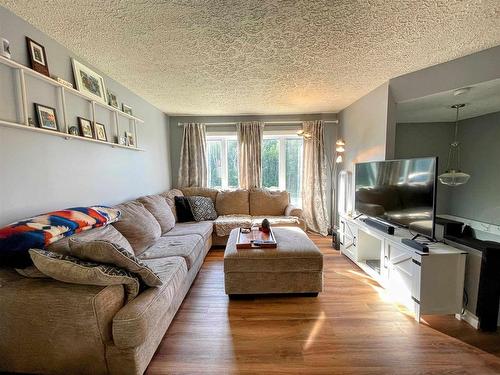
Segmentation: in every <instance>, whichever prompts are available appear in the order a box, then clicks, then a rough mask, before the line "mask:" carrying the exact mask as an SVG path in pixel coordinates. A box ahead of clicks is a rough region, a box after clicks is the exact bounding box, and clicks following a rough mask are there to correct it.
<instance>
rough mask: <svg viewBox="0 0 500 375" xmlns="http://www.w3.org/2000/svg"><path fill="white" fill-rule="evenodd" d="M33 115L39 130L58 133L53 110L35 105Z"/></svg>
mask: <svg viewBox="0 0 500 375" xmlns="http://www.w3.org/2000/svg"><path fill="white" fill-rule="evenodd" d="M35 113H36V118H37V120H38V127H39V128H42V129H48V130H55V131H59V127H58V126H57V115H56V110H55V108H52V107H47V106H46V105H42V104H38V103H35Z"/></svg>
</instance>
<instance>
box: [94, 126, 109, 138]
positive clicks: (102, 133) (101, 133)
mask: <svg viewBox="0 0 500 375" xmlns="http://www.w3.org/2000/svg"><path fill="white" fill-rule="evenodd" d="M95 133H96V136H97V139H98V140H100V141H106V142H107V141H108V137H107V136H106V127H105V126H104V125H103V124H99V123H98V122H96V123H95Z"/></svg>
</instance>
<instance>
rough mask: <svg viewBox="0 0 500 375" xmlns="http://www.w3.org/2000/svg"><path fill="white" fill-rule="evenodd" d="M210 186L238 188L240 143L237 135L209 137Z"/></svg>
mask: <svg viewBox="0 0 500 375" xmlns="http://www.w3.org/2000/svg"><path fill="white" fill-rule="evenodd" d="M207 164H208V186H209V187H211V188H215V189H236V188H237V187H238V141H237V139H236V135H229V136H219V135H217V136H216V135H214V136H207Z"/></svg>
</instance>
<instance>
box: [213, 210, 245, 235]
mask: <svg viewBox="0 0 500 375" xmlns="http://www.w3.org/2000/svg"><path fill="white" fill-rule="evenodd" d="M251 225H252V217H251V216H249V215H222V216H219V217H218V218H217V219H215V221H214V226H215V233H216V234H217V236H219V237H224V236H228V235H229V233H231V231H232V230H233V229H234V228H241V227H243V228H250V226H251Z"/></svg>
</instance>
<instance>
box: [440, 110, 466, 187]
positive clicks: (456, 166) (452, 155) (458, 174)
mask: <svg viewBox="0 0 500 375" xmlns="http://www.w3.org/2000/svg"><path fill="white" fill-rule="evenodd" d="M463 107H465V104H454V105H452V106H451V108H453V109H456V110H457V114H456V117H455V137H454V140H453V142H452V143H450V149H449V152H448V165H447V167H446V172H445V173H443V174H441V175H439V177H438V178H439V181H440V182H441V183H442V184H444V185H448V186H459V185H463V184H465V183H467V181H469V178H470V175H469V174H467V173H464V172H462V171H461V170H460V142H459V141H458V114H459V111H460V108H463Z"/></svg>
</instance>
